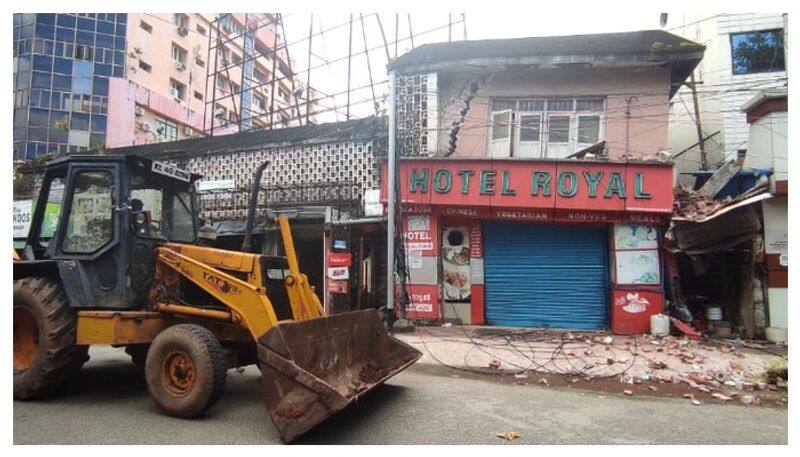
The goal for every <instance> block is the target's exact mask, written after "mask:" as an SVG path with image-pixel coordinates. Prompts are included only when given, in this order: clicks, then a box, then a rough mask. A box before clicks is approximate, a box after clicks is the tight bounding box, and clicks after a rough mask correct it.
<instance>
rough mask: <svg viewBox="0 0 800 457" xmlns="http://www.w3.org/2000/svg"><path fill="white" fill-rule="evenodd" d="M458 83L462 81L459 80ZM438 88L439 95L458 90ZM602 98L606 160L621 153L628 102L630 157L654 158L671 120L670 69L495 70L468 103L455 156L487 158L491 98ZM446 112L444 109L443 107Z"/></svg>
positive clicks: (447, 117)
mask: <svg viewBox="0 0 800 457" xmlns="http://www.w3.org/2000/svg"><path fill="white" fill-rule="evenodd" d="M459 81H461V80H459ZM459 81H455V82H454V83H453V87H450V88H448V87H440V93H448V92H449V91H457V90H458V88H459V87H460V86H459V87H455V86H457V85H459V84H460V82H459ZM573 96H575V97H579V96H603V97H606V120H605V126H606V127H605V132H606V134H605V139H606V141H607V147H608V151H609V156H610V157H612V158H619V157H622V156H624V155H626V153H625V124H626V114H625V107H626V100H627V99H628V97H631V96H635V97H636V99H634V100H632V103H631V119H630V124H629V128H630V139H629V151H628V155H630V156H643V155H654V154H656V153H657V152H658V151H659V149H666V147H667V141H668V138H667V124H668V120H669V70H668V69H664V68H642V69H611V68H605V69H597V68H594V69H569V70H528V71H516V72H513V71H505V72H498V73H496V74H495V75H494V76H493V77H492V78H490V79H489V81H488V83H487V84H486V86H485V87H483V88H481V89H480V90H479V91H478V95H477V96H476V97H475V98H474V99H473V100H472V102H471V104H470V109H469V111H468V112H467V116H466V119H465V121H464V122H463V123H462V124H461V129H460V131H459V133H458V141H457V143H456V150H455V153H454V154H453V156H454V157H485V156H486V155H488V154H487V141H488V132H489V129H488V127H486V126H487V125H488V124H489V122H490V117H489V100H490V99H491V98H492V97H519V98H547V97H573ZM445 109H446V108H445ZM454 119H455V115H454V113H447V112H445V113H443V116H442V118H441V120H440V122H439V125H440V127H442V128H445V129H446V128H449V126H450V125H451V124H452V121H453V120H454ZM448 134H449V131H448V130H444V131H443V135H442V138H443V139H442V141H443V142H444V143H442V142H440V149H441V148H443V147H444V148H445V149H446V140H447V135H448Z"/></svg>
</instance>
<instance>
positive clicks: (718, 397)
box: [711, 392, 731, 401]
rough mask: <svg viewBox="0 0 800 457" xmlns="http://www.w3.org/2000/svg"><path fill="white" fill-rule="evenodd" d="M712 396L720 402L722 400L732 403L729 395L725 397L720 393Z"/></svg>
mask: <svg viewBox="0 0 800 457" xmlns="http://www.w3.org/2000/svg"><path fill="white" fill-rule="evenodd" d="M711 396H712V397H714V398H717V399H719V400H722V401H730V400H731V397H729V396H727V395H723V394H721V393H719V392H714V393H713V394H711Z"/></svg>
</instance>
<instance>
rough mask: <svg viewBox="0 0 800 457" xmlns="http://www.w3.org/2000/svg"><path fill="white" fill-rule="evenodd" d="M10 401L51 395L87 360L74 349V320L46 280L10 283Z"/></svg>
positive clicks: (59, 291)
mask: <svg viewBox="0 0 800 457" xmlns="http://www.w3.org/2000/svg"><path fill="white" fill-rule="evenodd" d="M13 319H14V399H17V400H25V399H29V398H35V397H41V396H44V395H47V394H49V393H52V391H53V390H54V389H55V388H57V387H59V386H60V385H62V384H63V383H64V381H65V380H66V379H68V378H69V377H70V376H71V375H74V374H76V373H77V372H78V371H80V369H81V367H82V366H83V364H84V362H86V361H87V360H88V359H89V356H88V354H87V352H88V346H77V345H76V344H75V342H76V341H77V334H78V317H77V313H76V312H75V310H74V309H72V308H71V307H70V306H69V303H67V298H66V296H65V295H64V291H63V290H62V288H61V285H60V284H58V283H57V282H55V281H53V280H51V279H49V278H41V277H32V278H25V279H19V280H17V281H14V318H13Z"/></svg>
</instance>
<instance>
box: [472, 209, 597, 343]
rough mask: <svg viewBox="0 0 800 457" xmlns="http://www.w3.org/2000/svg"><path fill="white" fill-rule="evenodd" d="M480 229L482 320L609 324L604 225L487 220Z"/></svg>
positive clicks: (576, 325)
mask: <svg viewBox="0 0 800 457" xmlns="http://www.w3.org/2000/svg"><path fill="white" fill-rule="evenodd" d="M483 234H484V242H483V243H484V244H483V248H484V281H485V288H486V293H485V297H486V311H485V312H486V322H487V323H489V324H491V325H503V326H510V327H552V328H571V329H598V328H606V327H608V279H607V276H608V262H607V258H608V255H607V252H608V251H607V247H606V245H607V238H608V230H607V229H606V228H605V227H576V226H560V225H535V224H521V223H510V222H499V221H488V222H486V223H484V225H483Z"/></svg>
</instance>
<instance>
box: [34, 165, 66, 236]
mask: <svg viewBox="0 0 800 457" xmlns="http://www.w3.org/2000/svg"><path fill="white" fill-rule="evenodd" d="M39 199H40V201H41V203H37V205H38V204H43V205H45V209H44V217H43V218H42V224H41V225H40V226H39V234H38V235H37V241H38V243H39V245H40V246H42V247H47V246H48V245H49V244H50V240H51V239H52V238H53V234H54V233H55V232H56V229H57V228H58V221H59V219H60V217H61V205H62V204H63V200H64V179H63V178H53V180H52V181H50V189H49V191H48V192H47V195H40V196H39Z"/></svg>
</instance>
